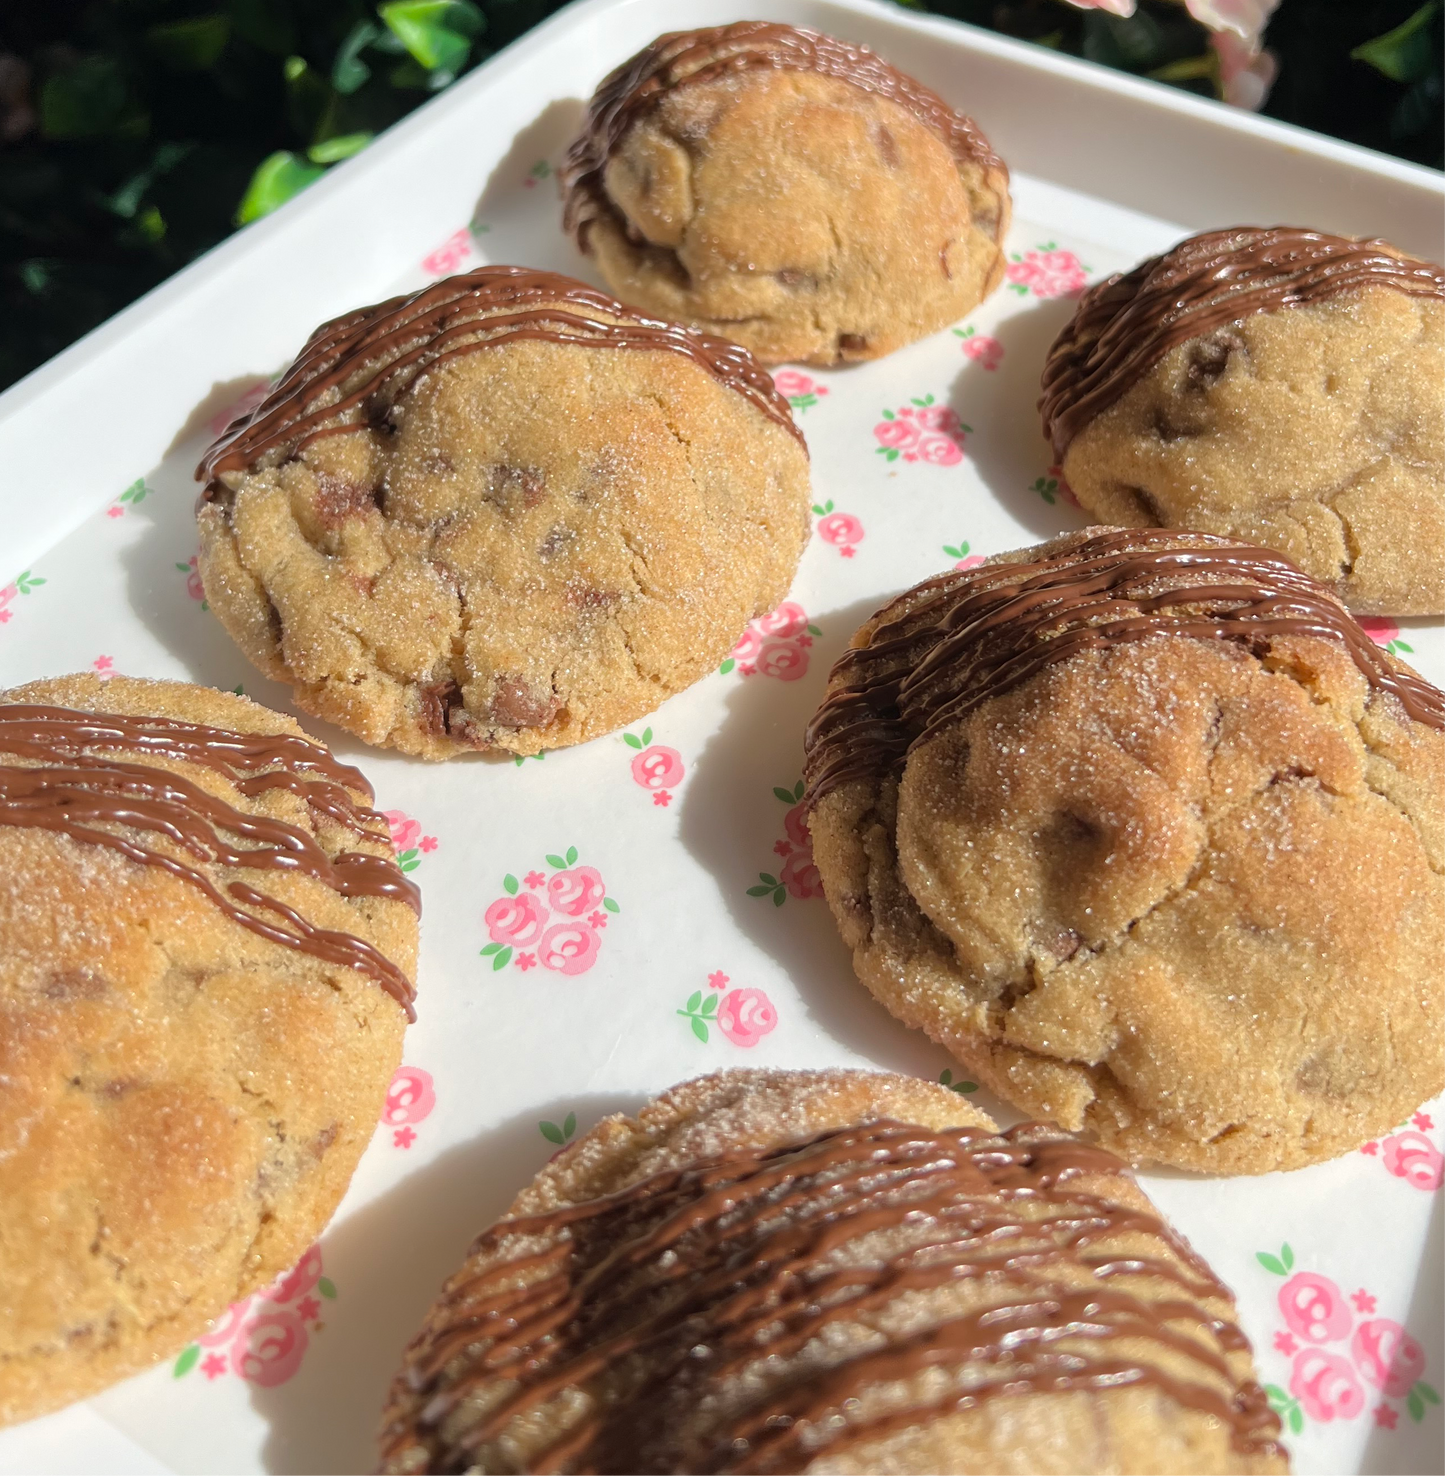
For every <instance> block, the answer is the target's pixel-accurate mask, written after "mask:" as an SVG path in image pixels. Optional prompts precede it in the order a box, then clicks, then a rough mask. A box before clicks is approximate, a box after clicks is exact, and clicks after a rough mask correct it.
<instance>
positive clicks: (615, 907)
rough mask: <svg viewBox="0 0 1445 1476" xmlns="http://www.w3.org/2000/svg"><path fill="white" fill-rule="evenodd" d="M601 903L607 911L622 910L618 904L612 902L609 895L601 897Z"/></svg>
mask: <svg viewBox="0 0 1445 1476" xmlns="http://www.w3.org/2000/svg"><path fill="white" fill-rule="evenodd" d="M602 905H603V906H604V907H605V908H606V909H607V910H608V912H621V911H622V908H621V907H620V906H618V904H617V903H616V902H614V901H613V900H612V898H611V897H604V898H603V899H602Z"/></svg>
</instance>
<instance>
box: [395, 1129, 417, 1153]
mask: <svg viewBox="0 0 1445 1476" xmlns="http://www.w3.org/2000/svg"><path fill="white" fill-rule="evenodd" d="M415 1142H416V1129H415V1128H409V1127H400V1128H397V1130H396V1131H395V1132H394V1133H393V1134H392V1135H391V1146H392V1147H393V1148H410V1147H411V1145H412V1144H413V1143H415Z"/></svg>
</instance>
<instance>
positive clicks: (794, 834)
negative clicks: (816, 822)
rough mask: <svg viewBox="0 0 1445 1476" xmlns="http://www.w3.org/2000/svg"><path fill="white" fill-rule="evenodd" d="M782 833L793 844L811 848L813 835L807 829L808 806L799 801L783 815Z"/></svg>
mask: <svg viewBox="0 0 1445 1476" xmlns="http://www.w3.org/2000/svg"><path fill="white" fill-rule="evenodd" d="M783 834H784V835H786V836H787V837H788V839H789V840H790V841H792V843H793V844H794V845H795V846H799V847H801V848H803V849H807V850H811V849H812V845H813V835H812V832H811V831H810V830H809V829H808V806H807V805H806V803H804V802H802V801H799V802H798V803H797V804H796V805H794V806H793V808H792V809H791V810H789V811H788V813H787V814H786V815H784V816H783Z"/></svg>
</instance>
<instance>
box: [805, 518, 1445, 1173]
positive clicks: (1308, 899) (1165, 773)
mask: <svg viewBox="0 0 1445 1476" xmlns="http://www.w3.org/2000/svg"><path fill="white" fill-rule="evenodd" d="M805 774H806V777H807V779H808V783H809V796H810V800H811V803H812V807H813V808H812V812H811V819H810V824H811V830H812V836H813V852H814V858H815V860H816V863H817V866H818V869H819V872H820V873H821V876H822V880H823V886H824V889H825V892H826V894H827V897H828V901H829V904H830V906H831V908H832V911H833V914H834V917H835V919H836V921H837V923H838V926H839V928H840V930H841V932H842V934H843V937H844V940H845V941H846V942H847V943H848V945H849V946H850V947H851V949H852V950H853V958H854V964H855V967H856V969H857V971H858V974H859V977H860V978H861V979H862V980H863V982H864V983H865V984H866V985H867V986H868V987H869V989H871V990H872V991H873V993H874V994H875V995H877V996H878V998H879V999H880V1000H881V1001H882V1002H883V1003H884V1004H886V1005H887V1007H888V1008H889V1009H890V1010H891V1011H892V1012H893V1013H894V1014H895V1015H897V1016H898V1017H899V1018H900V1019H902V1020H904V1021H905V1022H907V1023H909V1024H911V1025H914V1026H917V1027H920V1028H922V1029H923V1030H925V1031H927V1032H928V1033H929V1034H930V1035H931V1036H933V1037H934V1038H935V1039H936V1040H938V1041H939V1042H940V1043H942V1044H944V1045H946V1046H947V1047H949V1048H950V1049H951V1050H953V1051H954V1052H955V1054H957V1055H958V1056H959V1058H960V1059H961V1060H963V1061H965V1062H966V1063H967V1065H968V1067H969V1070H970V1073H971V1074H974V1075H977V1076H978V1077H979V1078H980V1079H982V1080H983V1081H984V1082H985V1083H987V1084H988V1085H989V1086H990V1087H992V1088H993V1089H994V1090H996V1091H997V1092H999V1093H1000V1094H1001V1095H1003V1096H1004V1097H1006V1098H1008V1099H1009V1100H1010V1101H1012V1102H1013V1103H1015V1104H1016V1105H1017V1106H1018V1107H1020V1108H1021V1110H1023V1111H1024V1112H1026V1113H1028V1114H1030V1115H1032V1116H1039V1117H1045V1118H1049V1119H1051V1120H1053V1121H1055V1122H1058V1123H1060V1124H1062V1125H1063V1126H1064V1127H1066V1128H1068V1129H1070V1130H1073V1131H1077V1130H1087V1131H1089V1132H1091V1133H1093V1134H1095V1135H1096V1136H1097V1138H1098V1139H1099V1140H1101V1141H1102V1142H1103V1143H1105V1144H1106V1145H1107V1146H1109V1147H1111V1148H1113V1149H1115V1150H1116V1151H1118V1152H1120V1153H1122V1154H1124V1155H1125V1156H1126V1157H1128V1158H1130V1159H1131V1160H1133V1161H1135V1162H1150V1161H1156V1162H1162V1163H1169V1164H1177V1165H1180V1166H1183V1167H1188V1168H1196V1169H1202V1170H1206V1171H1211V1172H1222V1173H1232V1172H1241V1173H1255V1172H1263V1171H1267V1170H1271V1169H1281V1168H1293V1167H1296V1166H1299V1165H1301V1164H1305V1163H1311V1162H1315V1161H1317V1160H1321V1159H1325V1158H1330V1157H1333V1156H1334V1155H1336V1154H1339V1153H1342V1152H1345V1151H1347V1150H1348V1149H1350V1148H1352V1147H1354V1146H1356V1145H1357V1144H1359V1143H1360V1142H1363V1141H1365V1140H1366V1139H1369V1138H1371V1137H1374V1136H1376V1135H1377V1134H1378V1133H1380V1132H1383V1131H1387V1130H1388V1129H1389V1128H1390V1127H1391V1126H1392V1125H1394V1124H1395V1123H1398V1122H1400V1121H1401V1120H1402V1119H1403V1118H1405V1117H1407V1116H1408V1115H1409V1114H1410V1112H1411V1111H1413V1110H1414V1108H1415V1107H1416V1106H1418V1105H1419V1103H1420V1102H1421V1101H1423V1100H1425V1099H1427V1098H1429V1097H1431V1096H1433V1095H1434V1094H1435V1093H1437V1092H1438V1091H1439V1090H1440V1089H1441V1086H1442V1085H1445V1062H1442V1047H1441V1026H1442V1021H1445V988H1442V979H1441V972H1440V959H1441V957H1442V956H1445V880H1442V873H1445V694H1442V693H1440V692H1439V691H1438V690H1437V689H1435V688H1434V687H1432V686H1431V685H1430V684H1429V683H1427V682H1425V681H1424V680H1423V679H1421V678H1420V677H1418V676H1417V675H1416V674H1415V673H1413V672H1411V671H1410V670H1409V668H1407V667H1406V666H1405V665H1404V664H1403V663H1401V662H1399V661H1397V660H1396V659H1395V658H1394V657H1392V656H1390V655H1388V654H1387V653H1386V652H1384V651H1382V650H1380V649H1379V648H1378V647H1376V646H1375V645H1374V644H1373V643H1372V642H1371V641H1370V640H1369V638H1368V637H1367V636H1366V635H1365V633H1364V632H1363V631H1362V630H1360V628H1359V627H1358V626H1357V625H1356V624H1355V622H1354V621H1353V619H1352V618H1351V617H1350V616H1349V614H1348V612H1347V611H1346V610H1345V609H1344V608H1343V606H1342V605H1341V604H1340V603H1339V601H1338V600H1337V599H1336V598H1335V596H1334V595H1332V594H1331V593H1330V592H1329V591H1328V590H1327V589H1325V588H1324V587H1323V586H1322V585H1320V584H1318V583H1317V582H1316V581H1314V580H1311V579H1310V578H1309V577H1308V576H1307V575H1304V574H1303V573H1301V572H1300V571H1299V570H1298V569H1296V568H1294V566H1292V565H1291V564H1290V563H1289V561H1288V560H1286V559H1285V558H1284V557H1283V556H1282V555H1279V554H1276V553H1273V552H1272V551H1269V550H1265V549H1260V548H1252V547H1248V546H1244V545H1239V544H1233V543H1230V542H1229V541H1228V540H1224V539H1218V538H1213V537H1210V536H1208V535H1204V534H1190V533H1168V532H1161V531H1158V530H1149V529H1130V530H1108V529H1105V530H1100V529H1090V530H1086V531H1085V532H1082V533H1078V534H1071V535H1069V536H1067V537H1064V538H1061V539H1058V540H1056V541H1055V542H1053V543H1050V544H1046V545H1043V546H1041V547H1040V548H1037V549H1031V550H1025V551H1023V552H1021V553H1017V554H1008V555H1002V556H1000V557H999V559H997V560H995V561H993V562H991V563H990V564H987V565H984V566H982V567H980V568H977V569H973V570H968V571H954V572H950V573H948V574H944V575H940V576H939V577H937V578H935V579H932V580H929V581H927V582H925V583H924V584H922V585H919V586H917V587H916V588H915V589H913V590H911V591H909V592H908V593H907V594H905V595H903V596H901V597H900V598H899V599H898V600H896V601H894V602H893V604H891V605H889V606H887V607H885V608H884V609H883V610H881V611H880V612H879V613H878V614H877V615H876V616H874V617H873V618H872V619H871V620H869V621H868V622H867V623H866V624H865V625H864V626H863V627H862V629H860V630H859V632H858V633H857V635H856V636H855V637H854V640H853V648H852V649H851V650H850V651H848V652H847V653H846V654H845V655H844V656H843V657H842V658H841V659H840V661H839V662H838V664H837V665H836V667H835V668H834V671H833V673H832V676H831V678H830V681H829V689H828V695H827V697H826V698H825V700H824V703H823V706H822V707H821V708H820V710H819V712H818V714H817V716H816V717H815V718H814V720H813V724H812V726H811V727H810V730H809V735H808V756H807V760H806V766H805Z"/></svg>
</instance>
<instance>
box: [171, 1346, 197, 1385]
mask: <svg viewBox="0 0 1445 1476" xmlns="http://www.w3.org/2000/svg"><path fill="white" fill-rule="evenodd" d="M200 1357H201V1348H200V1344H199V1343H192V1344H191V1346H190V1347H189V1348H185V1349H183V1350H182V1351H181V1356H180V1357H179V1358H177V1359H176V1366H175V1368H173V1369H172V1370H171V1373H172V1375H173V1377H175V1378H178V1379H181V1378H184V1377H185V1376H186V1375H187V1374H188V1373H190V1371H191V1370H192V1369H193V1368H194V1367H195V1366H196V1364H197V1363H198V1362H199V1361H200Z"/></svg>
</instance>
